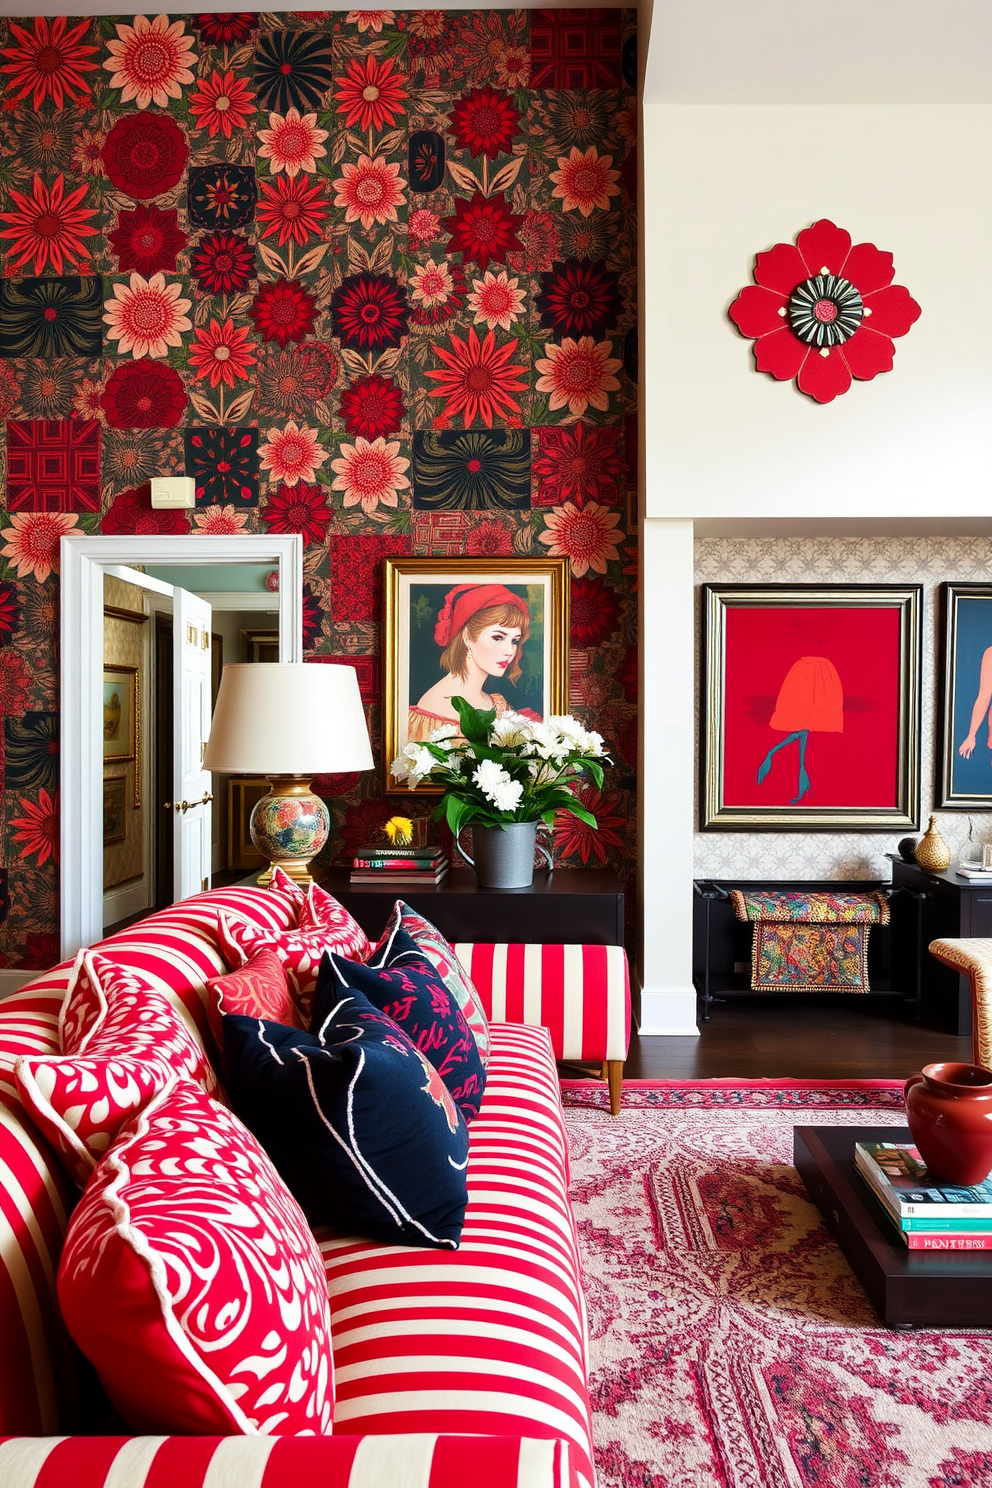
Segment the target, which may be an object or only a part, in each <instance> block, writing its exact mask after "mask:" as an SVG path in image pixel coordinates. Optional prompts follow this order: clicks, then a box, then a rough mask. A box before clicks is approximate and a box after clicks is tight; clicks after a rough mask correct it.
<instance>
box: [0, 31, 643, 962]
mask: <svg viewBox="0 0 992 1488" xmlns="http://www.w3.org/2000/svg"><path fill="white" fill-rule="evenodd" d="M634 23H635V13H634V11H633V10H581V11H568V10H559V11H514V10H510V11H493V10H475V11H463V12H451V11H445V12H442V11H417V12H409V13H405V12H402V11H391V10H379V11H348V12H344V11H339V12H325V11H296V12H292V13H287V14H280V15H271V14H264V15H258V14H234V13H231V14H224V15H220V14H218V15H185V16H183V15H178V16H177V15H170V16H157V17H151V16H148V17H146V16H128V17H98V18H97V19H95V20H91V19H88V18H85V17H82V18H81V17H70V18H64V17H57V18H54V19H53V18H49V19H45V18H32V19H27V20H23V21H17V20H8V19H3V20H0V268H2V277H0V420H2V427H3V456H4V494H3V505H4V507H5V511H4V513H3V522H2V545H0V557H2V561H3V568H2V572H0V712H2V716H3V751H4V757H3V768H4V782H3V783H4V796H3V812H4V814H3V843H2V847H3V881H2V885H0V914H2V917H3V923H2V925H0V960H2V963H3V964H4V965H6V966H10V967H34V966H47V965H49V964H51V962H52V961H54V960H55V959H56V954H57V943H56V930H57V920H58V908H57V892H58V877H57V875H58V868H57V852H58V670H57V657H56V636H57V625H58V571H57V570H58V540H59V537H60V536H61V535H62V534H63V533H69V532H80V533H85V532H96V531H100V530H102V531H103V532H114V533H129V532H160V531H169V532H191V533H201V532H207V533H236V532H257V531H265V530H270V531H273V532H301V533H302V534H303V536H304V539H305V542H306V550H305V551H306V556H305V568H306V575H305V577H306V609H305V622H304V623H305V632H306V635H305V644H306V648H307V653H308V655H309V656H310V657H311V658H312V659H314V660H325V659H326V660H329V659H335V658H338V659H340V658H346V659H348V660H349V661H351V662H352V663H353V664H354V665H355V666H356V668H357V670H358V674H359V678H360V682H361V687H362V691H363V695H364V698H365V701H366V703H367V705H368V709H369V717H370V721H371V726H372V734H373V743H374V746H375V747H376V748H378V745H379V728H380V712H381V703H382V697H381V688H382V682H381V655H380V643H381V642H380V634H379V606H380V586H379V577H378V576H379V571H380V562H381V559H382V557H383V556H384V555H387V554H410V553H415V554H448V555H451V554H463V553H466V554H470V555H478V554H527V553H550V554H557V555H565V556H567V557H568V558H569V559H570V560H571V570H572V590H571V606H572V608H571V706H572V707H573V709H574V710H575V711H576V713H577V714H579V715H580V716H581V717H582V718H583V719H584V720H585V721H586V722H587V723H588V724H590V725H591V726H595V727H597V728H599V729H600V730H601V731H602V733H603V734H604V735H605V737H606V738H607V740H608V742H609V744H610V746H611V748H612V750H613V752H614V756H615V759H616V762H617V763H616V768H615V769H613V770H612V771H611V772H610V773H609V775H608V780H607V786H606V789H605V792H604V794H603V796H602V797H601V798H600V797H599V795H598V793H596V792H594V791H589V792H588V793H587V797H588V803H589V805H590V807H591V808H592V809H593V810H594V812H595V814H596V815H597V817H598V819H599V824H600V826H599V832H598V834H594V833H591V832H590V831H588V830H587V829H586V828H585V827H583V826H582V825H581V824H579V823H577V822H575V821H574V819H572V818H569V824H568V825H567V826H564V827H563V828H562V829H561V831H560V832H559V833H558V834H557V836H558V840H557V855H558V858H559V861H561V862H574V863H593V864H596V863H601V862H604V861H610V862H612V863H613V864H615V865H616V866H617V867H618V868H619V869H620V870H621V872H622V873H623V874H624V875H625V876H629V872H630V869H631V867H632V863H633V859H634V853H635V844H634V840H633V830H634V828H633V823H634V819H635V803H634V791H635V783H634V766H635V761H636V686H637V683H636V676H637V668H636V649H635V648H636V639H637V637H636V595H635V594H634V590H635V588H636V572H637V555H636V529H635V511H634V501H635V498H634V492H635V488H636V468H635V467H636V445H637V439H636V423H635V418H636V396H635V385H636V377H637V367H636V330H635V325H636V309H637V306H636V252H635V231H634V216H633V213H634V195H635V184H636V176H637V164H636V133H637V111H636V101H635V96H634V91H633V90H634V85H635V78H636V51H635V47H636V42H635V34H634ZM183 471H185V472H186V473H188V474H191V475H193V476H194V477H195V479H196V488H197V504H196V510H195V511H194V512H192V513H186V512H156V511H153V510H152V508H151V506H150V504H149V490H148V480H149V478H150V476H151V475H152V474H161V473H181V472H183ZM321 787H322V789H323V791H324V792H325V793H326V795H327V796H328V798H329V800H330V803H331V807H332V813H333V818H334V836H333V838H332V841H331V843H330V844H329V848H330V852H331V855H340V854H341V853H343V852H346V851H347V850H349V849H350V848H352V847H353V846H356V845H358V844H359V843H360V842H361V841H362V840H364V839H366V838H367V837H368V836H369V833H370V831H372V830H373V829H374V827H375V826H377V825H378V823H379V822H380V821H381V820H382V819H383V817H384V816H385V815H388V814H389V810H390V803H386V802H383V801H382V800H381V799H380V798H379V786H378V777H377V776H376V775H375V774H368V775H365V776H362V777H361V778H359V777H357V776H356V777H349V778H346V779H329V780H324V781H322V782H321ZM392 808H393V809H395V802H394V803H392Z"/></svg>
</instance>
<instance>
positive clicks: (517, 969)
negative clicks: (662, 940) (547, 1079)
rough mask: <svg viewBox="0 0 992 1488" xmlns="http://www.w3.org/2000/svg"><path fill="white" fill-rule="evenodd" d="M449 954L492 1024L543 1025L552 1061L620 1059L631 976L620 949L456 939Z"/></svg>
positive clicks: (626, 1029) (627, 1033)
mask: <svg viewBox="0 0 992 1488" xmlns="http://www.w3.org/2000/svg"><path fill="white" fill-rule="evenodd" d="M454 949H455V954H456V955H457V956H458V959H459V961H460V962H461V963H462V965H463V966H464V967H465V970H466V971H467V972H468V974H469V976H470V977H471V979H472V983H473V985H474V986H475V989H476V991H477V992H478V994H479V1001H480V1002H481V1003H482V1005H483V1007H484V1008H485V1010H486V1014H487V1016H488V1017H489V1018H490V1019H491V1020H492V1021H493V1022H495V1023H529V1024H532V1025H534V1026H537V1027H542V1026H543V1027H544V1028H546V1029H547V1030H548V1032H549V1033H550V1035H551V1043H552V1046H553V1048H554V1052H555V1058H556V1059H568V1060H577V1061H580V1062H583V1063H586V1062H589V1063H592V1062H596V1063H598V1062H600V1061H603V1060H611V1061H612V1060H624V1059H626V1057H627V1049H628V1046H629V1044H630V975H629V971H628V967H627V955H626V952H625V951H624V949H623V946H603V945H510V944H483V943H481V942H478V941H477V942H475V943H474V944H473V943H469V942H465V941H462V942H459V943H458V944H457V945H456V946H455V948H454Z"/></svg>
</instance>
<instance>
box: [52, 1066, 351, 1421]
mask: <svg viewBox="0 0 992 1488" xmlns="http://www.w3.org/2000/svg"><path fill="white" fill-rule="evenodd" d="M58 1295H59V1303H60V1306H61V1309H62V1316H63V1318H64V1319H65V1322H66V1326H67V1327H68V1329H69V1332H70V1334H71V1335H72V1337H73V1338H74V1340H75V1341H76V1343H77V1344H78V1345H79V1347H80V1348H81V1349H82V1351H83V1353H84V1354H85V1355H86V1356H87V1358H89V1359H90V1361H91V1362H92V1364H93V1365H94V1366H95V1368H96V1370H97V1373H98V1374H99V1376H100V1379H101V1380H102V1382H103V1385H104V1388H105V1389H106V1392H107V1395H108V1396H109V1398H110V1400H111V1401H112V1403H113V1404H114V1405H115V1406H116V1408H117V1409H118V1410H119V1411H120V1413H121V1415H122V1416H123V1417H124V1419H125V1420H126V1421H127V1422H128V1424H129V1425H130V1427H131V1428H132V1429H133V1430H135V1431H137V1432H142V1433H151V1434H162V1435H172V1434H187V1433H188V1434H192V1435H203V1436H211V1435H224V1436H229V1435H237V1434H253V1433H256V1432H257V1433H260V1434H262V1435H265V1436H293V1435H314V1434H315V1435H327V1434H329V1433H330V1430H331V1413H332V1409H333V1404H334V1375H333V1362H332V1357H331V1337H330V1317H329V1313H328V1305H327V1283H326V1280H325V1277H324V1268H323V1265H322V1263H321V1258H320V1252H319V1250H318V1249H317V1244H316V1241H315V1240H314V1238H313V1235H312V1234H311V1232H310V1229H309V1227H308V1225H307V1222H306V1220H305V1219H304V1217H303V1213H302V1211H301V1210H300V1208H299V1206H298V1204H297V1203H296V1200H295V1199H294V1198H293V1197H292V1195H291V1194H290V1192H289V1190H288V1189H287V1188H286V1186H285V1184H284V1183H283V1181H282V1179H281V1178H280V1177H279V1175H278V1173H277V1172H276V1170H275V1168H274V1167H273V1166H272V1164H271V1162H270V1161H269V1159H268V1157H267V1156H266V1154H265V1152H264V1151H263V1149H262V1148H261V1147H260V1146H259V1144H258V1142H257V1141H256V1140H255V1138H254V1137H253V1136H252V1135H251V1133H250V1132H249V1131H248V1130H247V1128H246V1127H244V1126H243V1125H242V1124H241V1122H240V1121H239V1120H238V1118H237V1117H236V1116H234V1115H233V1114H232V1112H230V1111H228V1110H227V1109H226V1108H225V1107H224V1106H220V1105H218V1104H217V1102H216V1101H213V1100H211V1099H210V1097H209V1096H207V1095H206V1094H204V1092H203V1091H202V1090H200V1089H199V1088H198V1087H197V1086H195V1085H193V1084H191V1083H190V1082H189V1081H185V1080H178V1081H176V1082H175V1083H174V1084H173V1085H171V1086H169V1087H168V1088H167V1089H166V1090H165V1091H163V1092H162V1093H161V1094H160V1095H159V1096H157V1097H156V1098H155V1099H154V1100H153V1101H152V1102H151V1104H150V1105H149V1106H148V1107H147V1108H146V1109H145V1110H144V1111H143V1112H142V1113H141V1115H139V1116H138V1117H137V1119H136V1120H135V1121H133V1122H131V1123H130V1124H129V1125H128V1126H127V1127H126V1128H125V1129H124V1131H123V1133H122V1135H121V1140H120V1141H119V1142H118V1144H117V1145H116V1146H115V1147H113V1148H112V1149H111V1151H110V1152H109V1153H108V1154H107V1155H106V1157H105V1158H104V1159H103V1161H102V1162H101V1163H100V1165H99V1167H98V1168H97V1170H96V1172H95V1173H94V1175H93V1177H92V1178H91V1180H90V1182H89V1184H88V1185H87V1188H86V1191H85V1193H84V1194H83V1197H82V1199H81V1200H80V1202H79V1206H78V1207H77V1209H76V1210H75V1212H74V1214H73V1216H72V1219H71V1221H70V1223H69V1229H68V1233H67V1235H66V1241H65V1247H64V1249H63V1252H62V1260H61V1264H60V1266H59V1276H58Z"/></svg>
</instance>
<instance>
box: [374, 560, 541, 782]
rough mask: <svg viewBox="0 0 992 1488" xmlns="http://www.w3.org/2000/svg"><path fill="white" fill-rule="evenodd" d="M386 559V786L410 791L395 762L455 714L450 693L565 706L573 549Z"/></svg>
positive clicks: (507, 703) (535, 710)
mask: <svg viewBox="0 0 992 1488" xmlns="http://www.w3.org/2000/svg"><path fill="white" fill-rule="evenodd" d="M383 563H384V573H385V582H384V598H385V616H384V623H385V644H384V652H385V689H384V694H385V717H384V732H383V743H384V752H385V759H384V762H383V772H384V779H385V788H386V790H387V791H396V790H402V791H403V792H404V793H406V791H407V787H406V785H402V786H401V785H400V784H399V782H397V781H396V780H395V779H394V778H393V776H392V774H391V773H390V769H389V766H390V763H391V761H392V760H394V759H395V758H396V756H397V755H398V754H399V752H400V750H401V749H402V748H403V746H404V745H405V744H407V743H408V742H409V741H410V740H411V739H413V740H416V739H425V738H426V737H427V736H428V734H429V733H430V732H431V731H432V730H433V729H435V728H438V727H439V726H440V725H441V724H444V723H457V721H458V715H457V713H456V712H455V709H454V708H453V707H452V705H451V701H450V700H451V698H452V697H455V696H458V697H464V698H467V699H468V701H469V702H471V703H473V704H474V705H475V706H476V707H479V708H495V709H496V710H497V712H503V711H505V710H506V709H508V708H511V709H513V710H514V711H515V712H518V713H524V714H526V715H527V716H528V717H532V718H543V717H546V716H547V715H548V714H551V713H564V712H566V711H567V702H568V559H567V558H386V559H384V560H383ZM417 789H418V790H419V791H421V792H423V793H425V794H427V793H432V794H437V792H438V789H439V787H437V786H428V785H422V786H418V787H417Z"/></svg>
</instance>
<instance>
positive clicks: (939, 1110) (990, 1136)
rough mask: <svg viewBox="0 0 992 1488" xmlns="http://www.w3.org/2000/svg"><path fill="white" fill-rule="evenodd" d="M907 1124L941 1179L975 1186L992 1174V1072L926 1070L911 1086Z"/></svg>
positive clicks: (958, 1067)
mask: <svg viewBox="0 0 992 1488" xmlns="http://www.w3.org/2000/svg"><path fill="white" fill-rule="evenodd" d="M906 1118H907V1120H908V1122H909V1130H910V1132H911V1133H912V1137H913V1141H914V1142H915V1144H916V1146H917V1148H918V1149H919V1153H920V1156H921V1157H922V1159H923V1161H924V1162H925V1163H926V1165H927V1167H928V1168H929V1169H930V1171H931V1173H932V1174H933V1175H934V1177H935V1178H939V1179H941V1180H942V1182H944V1183H956V1184H963V1185H967V1186H970V1185H971V1184H973V1183H982V1182H983V1181H984V1180H985V1179H986V1178H987V1177H988V1176H989V1174H990V1173H992V1070H987V1069H981V1068H980V1067H979V1066H978V1065H977V1064H927V1065H924V1067H923V1073H922V1074H920V1075H910V1077H909V1079H908V1080H907V1081H906Z"/></svg>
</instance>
